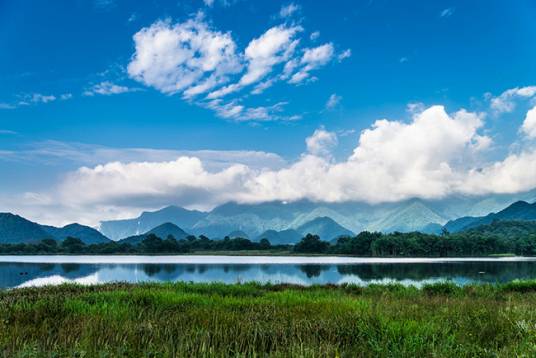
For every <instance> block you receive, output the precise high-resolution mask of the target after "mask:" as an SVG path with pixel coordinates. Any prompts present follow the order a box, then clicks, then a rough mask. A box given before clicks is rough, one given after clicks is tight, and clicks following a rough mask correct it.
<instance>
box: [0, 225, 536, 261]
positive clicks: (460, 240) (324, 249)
mask: <svg viewBox="0 0 536 358" xmlns="http://www.w3.org/2000/svg"><path fill="white" fill-rule="evenodd" d="M245 250H249V251H253V250H255V251H269V250H278V251H279V252H281V251H286V252H288V253H292V252H294V253H297V254H336V255H352V256H370V257H412V256H413V257H419V256H420V257H425V256H426V257H459V256H488V255H492V254H506V253H508V254H515V255H523V256H536V222H521V221H511V222H508V221H501V222H493V223H492V224H490V225H484V226H481V227H479V228H476V229H472V230H469V231H465V232H460V233H454V234H451V233H448V232H447V231H443V232H442V233H441V234H440V235H433V234H424V233H421V232H410V233H400V232H394V233H389V234H383V233H379V232H368V231H363V232H361V233H359V234H358V235H356V236H344V237H339V238H338V239H337V240H335V241H333V242H328V241H323V240H321V238H320V237H319V236H318V235H312V234H307V235H306V236H305V237H304V238H303V239H302V240H301V241H300V242H298V243H297V244H295V245H272V244H271V243H270V241H268V240H267V239H261V240H260V241H259V242H254V241H251V240H248V239H245V238H229V237H225V238H224V239H223V240H211V239H209V238H208V237H206V236H204V235H200V236H199V237H196V236H193V235H191V236H188V237H187V238H186V239H181V240H176V239H175V238H174V237H173V236H171V235H169V236H168V237H167V238H165V239H162V238H159V237H157V236H156V235H154V234H150V235H147V236H146V237H145V238H144V239H143V240H141V241H140V242H139V243H136V244H133V243H128V242H121V241H119V242H114V241H111V242H109V243H103V244H90V245H86V244H84V242H83V241H81V240H80V239H78V238H74V237H68V238H66V239H65V240H63V241H60V242H58V241H56V240H53V239H45V240H41V241H39V242H37V243H27V244H0V254H186V253H192V252H200V251H201V252H202V251H215V252H216V251H245Z"/></svg>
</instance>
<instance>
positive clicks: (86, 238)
mask: <svg viewBox="0 0 536 358" xmlns="http://www.w3.org/2000/svg"><path fill="white" fill-rule="evenodd" d="M69 236H70V237H76V238H78V239H80V240H82V241H83V242H84V243H85V244H100V243H105V242H108V241H110V240H109V239H108V238H107V237H105V236H104V235H102V234H101V233H100V232H99V231H97V230H95V229H93V228H90V227H89V226H84V225H80V224H70V225H66V226H64V227H61V228H58V227H54V226H47V225H39V224H37V223H34V222H32V221H30V220H27V219H25V218H23V217H21V216H18V215H14V214H10V213H0V243H16V244H18V243H28V242H38V241H41V240H44V239H54V240H57V241H62V240H65V239H66V238H67V237H69Z"/></svg>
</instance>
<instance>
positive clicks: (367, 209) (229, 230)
mask: <svg viewBox="0 0 536 358" xmlns="http://www.w3.org/2000/svg"><path fill="white" fill-rule="evenodd" d="M520 198H525V199H527V200H528V201H530V202H533V201H534V200H535V199H536V191H531V192H527V193H522V194H515V195H495V196H493V197H489V198H474V197H457V198H449V199H445V200H435V201H434V200H421V199H412V200H407V201H402V202H396V203H384V204H377V205H372V204H366V203H317V202H311V201H305V200H304V201H297V202H292V203H286V202H267V203H261V204H239V203H227V204H224V205H220V206H218V207H216V208H214V209H213V210H211V211H209V212H203V211H197V210H188V209H184V208H180V207H177V206H168V207H165V208H163V209H160V210H156V211H153V212H150V211H146V212H143V213H142V214H141V215H140V216H139V217H137V218H131V219H125V220H111V221H103V222H101V224H100V227H99V231H97V230H96V229H94V228H91V227H88V226H84V225H79V224H70V225H66V226H64V227H53V226H46V225H40V224H38V223H35V222H32V221H29V220H27V219H25V218H23V217H21V216H18V215H14V214H11V213H0V243H27V242H35V241H39V240H42V239H46V238H52V239H56V240H60V241H61V240H63V239H65V238H66V237H68V236H72V237H77V238H79V239H81V240H82V241H83V242H85V243H86V244H93V243H104V242H108V241H109V239H111V240H114V241H118V240H124V242H132V243H137V242H139V241H141V240H143V239H144V238H145V237H146V236H147V235H148V234H151V233H152V234H155V235H156V236H159V237H161V238H164V239H165V238H166V237H167V236H168V235H172V236H173V237H175V238H176V239H184V238H186V237H187V236H188V235H197V236H198V235H205V236H208V237H209V238H211V239H222V238H224V237H225V236H228V237H231V238H233V237H243V238H249V239H250V240H253V241H259V240H261V239H263V238H266V239H268V240H269V241H270V242H271V243H272V244H292V243H296V242H298V241H299V240H300V239H301V238H302V237H303V236H305V235H306V234H307V233H312V234H317V235H319V236H320V237H321V239H323V240H326V241H330V240H334V239H336V238H338V237H340V236H346V235H354V234H356V233H359V232H361V231H364V230H367V231H381V232H385V233H387V232H393V231H400V232H409V231H422V232H427V233H439V232H441V230H442V229H443V228H444V229H446V230H448V231H450V232H458V231H465V230H469V229H472V228H475V227H478V226H480V225H484V224H489V223H492V222H494V221H497V220H526V221H532V220H536V204H530V203H529V202H527V201H523V200H520ZM512 203H513V204H512ZM509 204H510V205H509ZM507 205H509V206H508V207H506V206H507ZM505 207H506V208H505ZM490 212H491V213H490ZM108 238H109V239H108Z"/></svg>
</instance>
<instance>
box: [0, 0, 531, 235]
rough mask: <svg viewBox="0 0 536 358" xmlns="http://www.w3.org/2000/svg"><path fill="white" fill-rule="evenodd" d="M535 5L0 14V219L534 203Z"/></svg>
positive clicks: (21, 7)
mask: <svg viewBox="0 0 536 358" xmlns="http://www.w3.org/2000/svg"><path fill="white" fill-rule="evenodd" d="M535 15H536V3H535V2H534V1H530V0H519V1H515V2H510V3H507V2H503V1H486V2H485V3H484V2H466V1H456V0H447V1H433V2H422V1H404V2H401V1H386V0H365V1H357V0H355V1H336V0H333V1H329V2H324V1H291V2H289V1H246V0H188V1H177V0H175V1H163V0H152V1H144V2H132V1H127V0H65V1H62V0H57V1H53V2H43V1H16V0H0V211H9V212H14V213H17V214H20V215H23V216H25V217H27V218H29V219H31V220H35V221H39V222H42V223H48V224H55V225H62V224H66V223H69V222H73V221H77V222H80V223H83V224H88V225H93V226H95V225H98V222H99V221H100V220H104V219H115V218H125V217H130V216H135V215H138V214H139V213H140V211H142V210H150V209H156V208H160V207H163V206H166V205H170V204H174V205H179V206H183V207H187V208H196V209H202V210H209V209H211V208H213V207H214V206H217V205H219V204H222V203H225V202H228V201H237V202H247V203H255V202H263V201H271V200H283V201H294V200H301V199H308V200H314V201H327V202H344V201H364V202H369V203H379V202H392V201H399V200H405V199H408V198H424V199H436V198H446V197H449V196H452V195H482V196H485V195H494V194H498V193H513V192H522V191H527V190H531V189H533V188H535V187H536V65H535V63H536V46H535V44H536V22H535V21H534V17H535Z"/></svg>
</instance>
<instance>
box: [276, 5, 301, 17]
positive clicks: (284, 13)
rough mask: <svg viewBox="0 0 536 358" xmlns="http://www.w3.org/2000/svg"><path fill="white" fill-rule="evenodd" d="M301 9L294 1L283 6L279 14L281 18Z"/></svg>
mask: <svg viewBox="0 0 536 358" xmlns="http://www.w3.org/2000/svg"><path fill="white" fill-rule="evenodd" d="M298 10H300V6H299V5H296V4H294V3H290V4H288V5H286V6H282V7H281V10H279V16H280V17H281V18H286V17H289V16H292V15H293V14H294V13H295V12H296V11H298Z"/></svg>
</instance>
